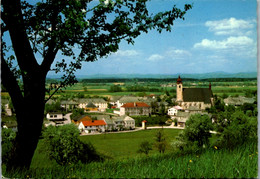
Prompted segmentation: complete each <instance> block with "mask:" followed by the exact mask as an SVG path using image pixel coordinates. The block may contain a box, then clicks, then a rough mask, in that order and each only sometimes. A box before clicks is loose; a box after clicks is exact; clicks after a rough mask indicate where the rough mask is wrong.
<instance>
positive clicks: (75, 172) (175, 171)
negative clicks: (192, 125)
mask: <svg viewBox="0 0 260 179" xmlns="http://www.w3.org/2000/svg"><path fill="white" fill-rule="evenodd" d="M156 131H157V130H147V131H139V132H134V133H122V134H103V135H95V136H83V137H81V139H82V140H86V141H89V142H92V143H93V145H94V146H95V147H96V149H97V151H98V152H101V153H103V154H107V155H110V156H111V157H114V158H113V159H112V160H111V159H109V160H105V161H104V162H92V163H89V164H73V165H69V166H59V165H57V164H56V163H55V162H54V161H50V160H49V159H48V156H47V155H46V154H45V152H44V143H42V141H40V143H39V145H38V148H37V150H36V153H35V156H34V158H33V162H32V165H31V169H30V170H29V171H28V172H27V173H22V174H17V173H14V176H16V178H17V177H18V178H255V177H257V169H258V168H257V166H258V164H257V162H258V151H257V144H246V145H243V146H239V147H238V148H236V149H234V150H226V149H221V150H219V149H214V148H213V147H211V148H209V149H207V150H206V151H205V152H203V153H200V154H196V153H194V154H188V155H184V154H182V153H180V152H174V150H172V149H171V148H168V149H167V152H166V153H165V154H159V153H158V152H156V151H155V149H153V151H152V152H151V154H149V156H145V155H144V154H138V153H137V152H136V150H137V147H138V144H139V142H141V141H143V140H149V141H154V134H155V133H156ZM164 132H165V134H166V135H167V137H168V141H171V140H174V137H175V136H176V135H177V134H178V133H179V132H180V130H172V129H164ZM4 169H5V168H3V171H4ZM9 177H10V176H9Z"/></svg>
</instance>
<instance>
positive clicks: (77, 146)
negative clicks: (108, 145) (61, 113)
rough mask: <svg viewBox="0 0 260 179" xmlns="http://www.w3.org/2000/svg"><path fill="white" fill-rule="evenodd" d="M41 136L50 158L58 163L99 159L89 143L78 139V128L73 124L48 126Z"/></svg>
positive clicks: (66, 163) (65, 163)
mask: <svg viewBox="0 0 260 179" xmlns="http://www.w3.org/2000/svg"><path fill="white" fill-rule="evenodd" d="M43 137H44V141H45V144H46V148H47V152H48V154H49V157H50V159H54V160H55V161H56V162H57V163H58V164H60V165H68V164H72V163H78V162H79V161H81V162H82V163H86V162H89V161H93V160H100V159H101V157H100V156H98V155H97V153H96V151H95V149H94V147H93V146H92V145H91V144H87V143H84V142H82V141H81V140H80V139H79V130H78V129H77V127H76V126H75V125H74V124H71V125H64V126H60V127H54V126H50V127H48V128H47V129H46V130H45V131H44V134H43Z"/></svg>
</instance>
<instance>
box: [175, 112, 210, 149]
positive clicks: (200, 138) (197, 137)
mask: <svg viewBox="0 0 260 179" xmlns="http://www.w3.org/2000/svg"><path fill="white" fill-rule="evenodd" d="M212 129H213V126H212V123H211V119H210V118H209V116H208V115H201V114H194V115H192V116H190V118H189V119H188V120H187V121H186V125H185V129H184V130H183V132H181V133H180V134H179V135H178V136H177V137H176V139H177V141H176V142H175V143H174V145H175V146H176V147H178V148H180V149H181V150H188V151H190V152H196V151H197V150H200V148H201V147H202V146H204V145H208V144H209V138H210V136H211V134H210V130H212Z"/></svg>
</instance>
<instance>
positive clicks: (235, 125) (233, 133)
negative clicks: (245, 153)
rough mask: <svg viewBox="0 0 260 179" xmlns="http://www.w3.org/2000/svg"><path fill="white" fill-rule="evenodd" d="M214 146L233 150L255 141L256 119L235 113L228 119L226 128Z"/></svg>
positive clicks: (241, 113)
mask: <svg viewBox="0 0 260 179" xmlns="http://www.w3.org/2000/svg"><path fill="white" fill-rule="evenodd" d="M219 139H220V140H218V141H217V142H216V145H218V146H221V147H225V148H234V147H236V146H239V145H242V144H244V143H248V142H256V141H257V118H256V117H249V116H247V115H246V114H244V113H243V112H242V111H236V112H235V113H233V114H232V115H231V117H230V119H228V122H227V126H226V127H225V128H224V130H223V131H222V132H221V133H220V134H219Z"/></svg>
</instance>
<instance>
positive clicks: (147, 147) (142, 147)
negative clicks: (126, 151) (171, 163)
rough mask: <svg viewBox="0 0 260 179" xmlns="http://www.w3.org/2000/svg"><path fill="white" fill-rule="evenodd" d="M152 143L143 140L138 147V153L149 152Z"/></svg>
mask: <svg viewBox="0 0 260 179" xmlns="http://www.w3.org/2000/svg"><path fill="white" fill-rule="evenodd" d="M152 149H153V148H152V144H151V143H150V142H148V141H143V142H141V144H140V146H139V149H138V151H137V152H138V153H144V154H146V155H148V154H149V152H150V150H152Z"/></svg>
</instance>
